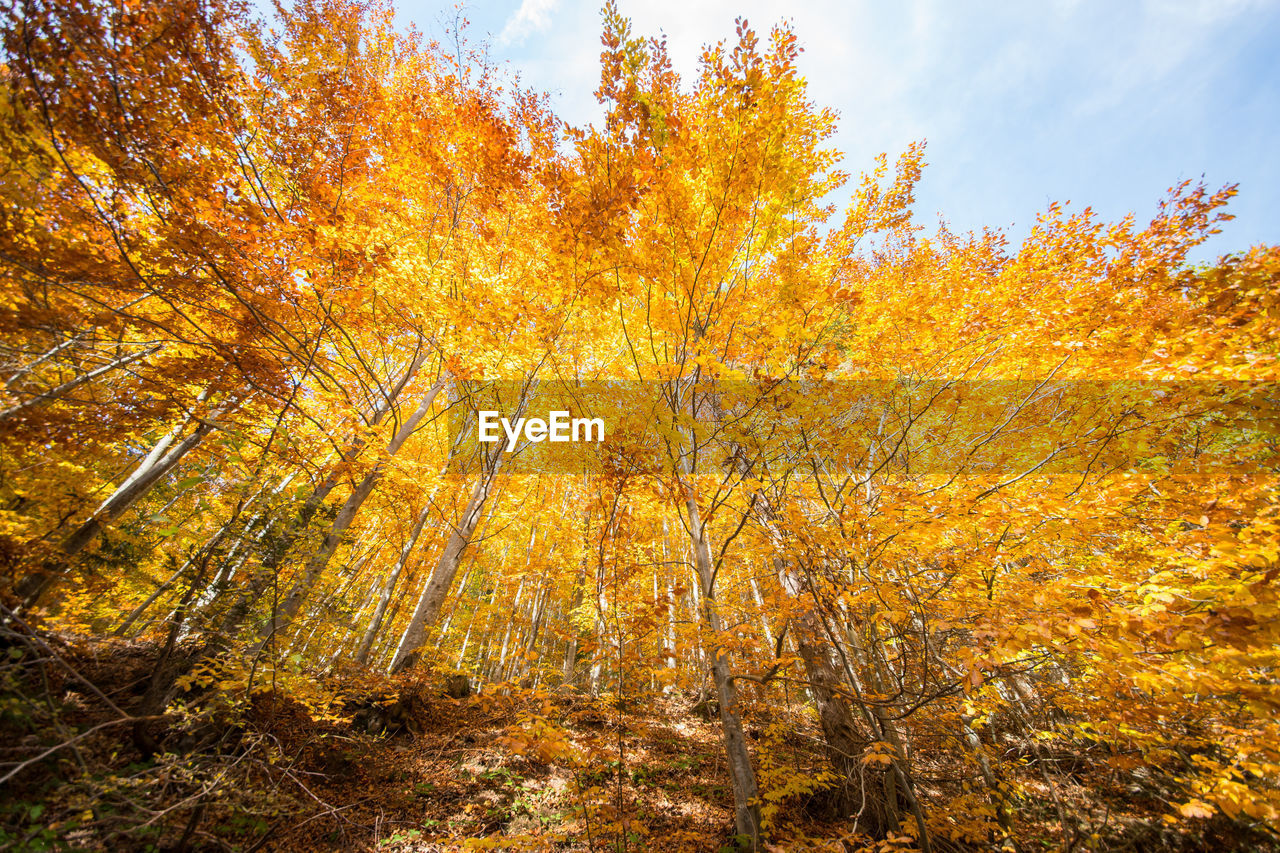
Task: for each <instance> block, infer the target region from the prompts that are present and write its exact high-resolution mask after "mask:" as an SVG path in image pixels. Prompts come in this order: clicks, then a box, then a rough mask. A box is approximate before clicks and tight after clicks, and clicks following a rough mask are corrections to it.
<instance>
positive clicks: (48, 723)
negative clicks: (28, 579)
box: [0, 633, 1280, 853]
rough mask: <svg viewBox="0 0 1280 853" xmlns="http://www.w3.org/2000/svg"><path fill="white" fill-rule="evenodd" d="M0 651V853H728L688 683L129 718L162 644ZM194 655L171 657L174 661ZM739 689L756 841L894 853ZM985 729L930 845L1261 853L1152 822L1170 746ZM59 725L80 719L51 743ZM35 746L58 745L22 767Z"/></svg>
mask: <svg viewBox="0 0 1280 853" xmlns="http://www.w3.org/2000/svg"><path fill="white" fill-rule="evenodd" d="M5 641H6V651H7V652H8V654H7V661H8V663H7V666H6V671H7V675H8V677H9V679H10V680H9V681H8V685H9V687H10V689H11V690H12V689H13V688H14V687H15V686H18V685H20V686H19V687H18V690H17V691H15V693H12V694H10V699H9V700H8V704H7V705H6V707H5V713H4V717H3V724H2V728H0V736H2V737H3V743H4V746H3V747H0V761H4V762H5V763H6V766H8V765H18V764H19V763H20V762H23V763H26V766H25V767H23V768H22V773H21V775H20V776H19V777H16V778H14V779H13V780H12V781H10V780H8V779H6V784H7V785H8V786H9V787H8V789H7V790H8V796H7V798H6V802H5V804H4V809H3V813H2V817H0V842H2V843H3V845H4V849H12V850H32V851H35V850H56V849H64V847H65V848H72V849H103V850H143V849H150V850H162V851H204V850H209V851H213V850H239V851H252V850H290V851H292V850H298V851H301V850H314V851H322V850H335V851H344V850H360V851H364V850H369V851H375V850H376V851H397V852H398V853H415V851H417V852H418V853H428V851H453V850H524V851H535V850H546V851H553V850H554V851H602V850H609V851H623V850H634V851H645V850H652V851H666V850H671V851H717V850H719V851H729V850H740V849H749V847H744V846H743V840H742V839H741V838H735V833H734V823H733V810H732V808H731V802H732V800H731V796H730V793H729V791H728V790H727V782H726V775H725V768H724V755H723V751H722V749H721V746H720V742H719V733H718V726H717V724H716V717H717V709H716V707H715V704H714V702H713V701H708V697H709V696H710V693H709V692H704V691H696V690H694V691H671V690H667V691H659V692H657V693H654V692H649V691H645V690H637V691H636V692H635V694H634V695H629V694H627V693H623V694H622V695H621V696H620V695H619V694H617V693H616V692H608V693H604V694H601V695H599V696H591V695H590V694H588V693H584V692H581V691H578V690H567V689H553V690H546V689H531V688H529V687H527V686H526V687H521V686H520V685H518V684H510V683H497V684H486V685H484V690H483V692H482V693H480V694H474V693H473V692H472V684H471V682H470V679H469V678H467V677H466V676H463V675H461V674H459V673H456V672H455V673H438V672H431V671H419V672H415V673H413V674H411V675H405V676H399V677H394V678H392V677H386V676H378V675H372V674H370V673H368V672H360V671H348V672H336V673H317V674H310V673H300V672H291V673H289V674H288V677H289V679H290V681H291V682H292V680H293V679H296V678H298V677H306V678H308V679H312V678H313V679H314V681H313V682H312V683H313V689H311V690H308V691H307V692H306V693H305V699H304V700H302V701H300V700H299V699H295V698H292V697H291V696H290V693H289V686H288V685H278V686H276V687H272V685H271V682H272V680H273V676H272V674H271V673H267V672H262V673H258V674H257V675H256V677H257V678H258V679H259V683H258V684H257V685H256V686H254V685H252V684H251V685H247V690H246V691H245V692H241V693H236V692H234V691H231V690H227V689H226V688H225V687H219V686H216V685H215V686H212V687H209V686H201V684H200V683H199V682H198V681H194V682H191V686H190V687H189V689H187V690H184V691H181V692H180V693H179V694H178V701H177V702H176V703H175V704H174V706H172V707H171V709H170V710H169V711H167V712H166V713H165V714H163V715H155V716H142V717H139V716H137V710H138V705H139V703H140V702H141V701H142V696H143V694H145V693H146V691H147V689H148V688H149V687H150V685H151V684H152V681H153V676H154V674H155V672H156V669H157V663H158V662H159V659H160V657H161V655H162V649H161V648H160V647H158V646H157V645H156V644H154V643H149V642H137V641H134V642H126V641H119V640H116V641H111V640H106V641H101V640H97V641H95V640H92V639H89V638H84V637H74V636H67V635H57V634H54V635H48V634H46V635H22V634H13V633H8V634H6V636H5ZM198 653H199V650H198V649H196V648H191V647H188V648H178V649H175V650H173V652H172V654H173V655H174V656H175V657H176V658H179V659H182V660H184V661H187V662H190V661H191V660H193V659H196V658H197V657H198ZM15 666H16V667H20V670H19V671H20V672H21V673H22V674H21V676H20V677H19V678H17V679H14V677H13V674H14V672H15ZM174 671H175V672H176V671H178V670H174ZM179 678H181V676H179ZM463 694H466V695H463ZM246 696H248V697H250V698H247V699H246V698H245V697H246ZM763 698H764V697H762V696H760V695H754V696H753V695H751V693H750V691H748V692H747V694H746V695H744V696H743V700H744V710H743V716H744V724H745V726H746V731H747V735H748V737H749V738H750V739H751V740H752V741H753V742H754V743H755V745H756V746H757V747H758V748H759V749H761V750H762V751H767V753H768V755H769V761H770V762H771V764H772V765H773V766H774V767H775V768H780V769H785V770H786V771H787V772H785V773H779V772H776V770H775V772H774V773H773V774H772V775H770V776H768V777H767V779H766V781H765V786H766V787H765V788H764V789H763V790H762V795H763V798H764V800H765V802H767V803H768V806H769V808H768V815H769V826H768V831H767V840H766V841H764V842H763V844H762V846H761V849H763V850H769V851H778V850H817V851H821V850H827V851H840V853H843V851H848V850H862V849H877V850H885V851H889V850H899V851H907V850H915V849H918V847H917V846H916V843H915V840H914V839H912V838H911V837H909V836H907V835H905V834H904V835H901V836H898V837H896V838H893V837H891V838H889V839H887V840H882V841H881V842H880V843H879V844H875V845H874V846H873V847H872V848H867V847H866V845H867V844H868V843H869V842H871V839H870V838H869V837H868V836H867V835H866V834H865V833H861V832H859V826H858V822H857V820H856V817H855V815H856V812H855V813H854V814H853V815H850V814H844V813H842V812H841V807H840V801H839V798H838V797H836V796H834V792H833V791H832V790H831V785H830V784H829V783H826V784H824V783H823V782H822V781H821V779H822V778H823V776H824V772H825V768H826V767H827V766H829V765H828V764H827V759H826V756H825V754H824V751H823V749H822V746H821V743H822V732H821V728H820V726H819V725H818V723H817V721H816V719H815V718H814V715H813V713H812V711H811V709H810V708H811V706H810V703H809V702H807V701H806V700H804V699H803V698H802V697H801V696H799V695H792V696H789V697H788V700H787V701H784V702H772V701H762V699H763ZM15 699H19V700H20V701H21V703H22V704H18V703H17V702H15V701H14V700H15ZM121 714H125V715H129V716H121ZM138 719H141V720H143V722H142V723H141V726H142V727H143V729H145V733H143V732H142V731H141V730H135V727H136V726H138V725H139V724H138V723H136V722H132V721H133V720H138ZM1001 723H1002V724H994V725H990V726H987V727H983V728H982V729H981V730H980V737H981V738H982V739H983V741H984V743H985V744H986V745H987V746H989V747H991V748H992V749H993V751H994V753H995V754H996V755H997V756H998V760H999V761H1000V764H1001V766H1002V767H1006V768H1008V771H1007V772H1008V777H1007V780H1008V782H1009V783H1010V784H1011V785H1014V786H1016V787H1017V789H1018V791H1019V793H1018V794H1017V795H1016V796H1012V797H1011V798H1010V799H1009V801H1008V802H1005V803H1001V804H999V805H997V803H998V800H997V799H996V798H993V797H992V796H991V795H990V794H989V793H986V794H985V795H983V796H979V797H976V798H971V799H970V800H969V802H970V803H972V807H973V808H975V809H978V810H979V811H990V810H992V809H993V808H1003V809H1006V810H1007V814H1008V815H1009V818H1010V819H1009V820H1008V821H1007V822H1005V823H1004V824H1002V829H1001V830H1000V831H999V832H996V833H986V834H985V837H984V833H982V832H976V833H975V832H973V830H967V831H966V830H965V829H963V823H964V818H963V816H957V819H956V820H955V821H954V830H955V831H954V834H953V835H952V837H950V838H946V837H945V836H942V837H935V841H934V845H935V849H938V850H949V851H980V850H1020V851H1037V850H1086V849H1088V850H1133V851H1143V850H1161V851H1193V850H1205V851H1210V850H1223V851H1250V850H1257V851H1262V850H1275V849H1280V845H1277V843H1276V842H1275V840H1274V839H1273V838H1271V837H1270V836H1269V835H1268V834H1267V833H1266V832H1265V831H1263V830H1260V829H1258V828H1257V827H1250V826H1249V825H1248V823H1247V822H1236V821H1232V820H1230V819H1228V818H1226V817H1224V816H1222V815H1214V816H1212V817H1209V818H1208V819H1204V818H1201V819H1197V820H1195V821H1192V822H1189V823H1186V824H1183V825H1180V826H1171V825H1170V824H1169V822H1166V821H1163V820H1161V816H1162V814H1164V813H1165V812H1166V811H1167V806H1168V804H1169V802H1170V799H1169V798H1170V797H1176V796H1177V791H1178V788H1179V783H1178V781H1177V780H1178V778H1179V774H1180V773H1181V772H1183V771H1185V769H1186V767H1184V766H1182V765H1183V764H1184V763H1185V762H1190V761H1194V758H1193V757H1191V756H1184V757H1179V758H1178V759H1176V760H1174V761H1172V762H1171V763H1170V765H1169V766H1167V767H1161V766H1155V765H1146V764H1144V765H1139V766H1131V763H1124V762H1119V761H1117V760H1116V758H1117V756H1116V755H1115V753H1114V752H1113V751H1111V750H1109V749H1107V748H1106V747H1105V745H1104V744H1099V743H1097V742H1091V741H1088V740H1081V739H1080V738H1078V737H1073V736H1071V734H1069V733H1067V732H1066V731H1065V730H1064V733H1063V734H1062V735H1061V736H1059V737H1055V738H1051V739H1040V738H1028V737H1026V736H1025V732H1023V731H1020V728H1019V725H1018V723H1017V721H1016V720H1014V719H1005V720H1003V721H1001ZM71 731H78V732H80V733H81V735H80V736H78V737H77V738H75V739H74V741H73V742H69V741H68V740H67V739H66V737H65V733H67V732H71ZM51 747H62V748H60V749H58V750H57V751H55V752H51V753H50V754H49V755H48V756H46V757H44V758H42V759H40V760H38V761H33V759H32V756H33V754H36V753H39V752H43V751H45V750H47V749H49V748H51ZM157 749H158V750H162V751H160V752H153V750H157ZM968 764H969V761H968V759H967V757H966V756H965V754H963V753H962V752H957V751H955V750H948V749H946V748H945V747H944V748H940V749H936V750H932V751H931V753H930V755H928V756H927V757H924V758H922V759H921V760H920V762H919V764H918V766H917V777H916V781H917V785H918V788H917V790H918V791H919V794H920V796H921V797H922V798H923V799H924V800H925V802H926V803H929V804H933V803H946V802H952V801H954V800H955V799H956V798H957V797H962V796H963V795H964V794H965V793H967V792H968V791H969V789H968V786H967V782H968V780H969V776H968ZM870 769H871V770H874V769H875V768H874V766H872V767H871V768H870ZM869 775H870V774H869ZM865 781H872V780H865ZM1010 790H1012V788H1011V789H1010ZM1064 816H1065V817H1066V818H1067V821H1066V823H1065V824H1064V823H1063V820H1062V819H1063V817H1064ZM935 829H936V827H935Z"/></svg>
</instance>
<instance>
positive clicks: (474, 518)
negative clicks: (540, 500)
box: [390, 446, 502, 673]
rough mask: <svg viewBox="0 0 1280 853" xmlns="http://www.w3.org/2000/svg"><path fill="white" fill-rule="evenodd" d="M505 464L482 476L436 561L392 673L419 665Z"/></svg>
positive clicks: (497, 460) (497, 462)
mask: <svg viewBox="0 0 1280 853" xmlns="http://www.w3.org/2000/svg"><path fill="white" fill-rule="evenodd" d="M501 452H502V451H501V446H499V450H498V453H499V454H500V453H501ZM501 463H502V456H501V455H497V456H495V457H494V462H493V464H492V467H490V469H489V470H488V472H484V471H482V472H481V475H480V479H479V480H478V481H477V482H476V484H475V487H474V488H473V489H472V490H471V497H470V498H469V499H468V500H467V505H466V507H465V508H464V509H463V510H462V516H461V517H460V518H459V519H458V524H457V526H456V527H455V528H454V529H453V532H452V533H450V534H449V540H448V542H446V543H445V546H444V550H443V551H441V552H440V558H439V559H438V560H437V561H436V567H435V570H434V571H433V572H432V573H431V578H430V579H429V580H428V581H427V585H426V586H425V587H424V588H423V590H422V596H421V597H420V598H419V599H418V606H417V607H415V608H414V611H413V615H412V616H410V617H409V624H408V625H406V626H405V630H404V635H403V636H402V637H401V639H400V645H399V647H398V648H397V649H396V653H395V656H394V657H393V658H392V660H391V667H390V671H391V672H393V673H394V672H399V671H401V670H404V669H408V668H409V667H411V666H413V664H414V663H416V662H417V660H418V657H419V654H418V651H419V649H421V648H422V645H423V643H425V642H426V640H427V630H428V629H429V628H430V627H431V626H432V625H434V624H435V623H436V620H437V619H438V618H439V617H440V608H441V607H443V606H444V599H445V596H446V595H448V593H449V587H450V586H451V585H452V584H453V578H454V576H455V575H457V573H458V566H459V565H460V564H461V562H462V555H463V553H464V552H465V551H466V548H467V545H469V544H470V543H471V537H472V535H473V534H474V533H475V530H476V526H477V525H478V524H479V523H480V515H481V511H482V510H483V509H484V504H485V501H486V500H487V499H488V497H489V491H490V489H491V488H492V486H493V481H494V478H495V477H496V476H497V472H498V468H499V467H500V465H501Z"/></svg>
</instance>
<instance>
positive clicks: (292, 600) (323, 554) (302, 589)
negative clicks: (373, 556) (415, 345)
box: [255, 379, 445, 652]
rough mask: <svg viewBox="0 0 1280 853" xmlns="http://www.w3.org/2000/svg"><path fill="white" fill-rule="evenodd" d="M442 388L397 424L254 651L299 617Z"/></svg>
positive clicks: (435, 387) (440, 383) (440, 384)
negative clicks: (382, 453) (391, 461)
mask: <svg viewBox="0 0 1280 853" xmlns="http://www.w3.org/2000/svg"><path fill="white" fill-rule="evenodd" d="M444 386H445V380H443V379H441V380H440V381H438V382H436V384H435V385H433V386H432V387H431V390H430V391H428V392H427V395H426V397H424V398H423V400H422V403H421V404H420V405H419V406H418V408H417V410H416V411H415V412H414V413H413V414H412V415H410V416H409V418H408V419H407V420H406V421H405V422H404V423H403V424H401V425H400V429H399V430H397V431H396V434H395V436H394V437H393V438H392V439H391V441H390V442H389V443H388V444H387V451H386V458H384V459H380V460H379V461H378V462H377V464H375V465H374V466H373V470H372V471H370V472H369V473H368V474H366V475H365V476H364V479H363V480H361V481H360V484H359V485H358V486H356V488H355V489H354V490H353V491H352V492H351V494H350V495H349V496H348V497H347V499H346V501H345V502H343V504H342V508H341V509H339V510H338V514H337V515H336V516H335V517H334V519H333V523H332V524H330V526H329V532H328V533H327V534H326V535H325V537H324V540H323V541H322V542H321V543H320V547H319V548H318V549H316V552H315V553H314V554H312V555H311V559H309V560H308V561H307V565H306V568H305V569H304V570H303V573H302V579H301V580H300V581H299V582H298V583H297V584H296V585H295V586H294V588H293V589H292V590H290V591H289V594H288V595H287V596H286V597H285V600H284V603H283V604H281V605H280V607H279V608H277V609H276V612H275V613H274V614H273V616H272V618H271V620H270V621H269V622H268V623H267V625H266V626H264V628H263V631H262V635H261V641H260V642H259V644H258V646H257V647H256V648H255V652H257V651H260V650H261V649H262V648H264V647H265V646H266V643H267V642H268V641H269V640H270V639H271V637H272V636H274V635H275V634H277V633H279V632H280V631H281V630H283V629H284V628H285V627H286V626H287V625H288V624H289V623H290V622H292V621H293V619H294V617H295V616H297V615H298V611H299V610H300V609H301V608H302V603H303V601H304V600H305V599H306V597H307V595H308V594H309V593H310V592H311V588H312V587H313V586H315V582H316V580H317V579H318V578H319V577H320V575H321V573H322V572H323V571H324V570H325V568H326V567H327V566H328V565H329V561H330V560H331V559H332V558H333V555H334V552H336V551H337V550H338V546H339V545H340V544H342V537H343V534H345V533H346V532H347V528H349V527H350V526H351V522H353V521H354V520H355V517H356V514H357V513H358V512H359V511H360V508H361V507H362V506H363V505H364V502H365V501H366V500H368V498H369V495H371V494H373V490H374V488H375V487H376V486H377V485H378V483H379V481H381V479H382V475H383V473H384V472H385V471H386V463H387V460H388V459H391V458H393V457H395V455H396V454H397V453H399V452H400V448H401V447H403V446H404V443H405V441H407V440H408V438H409V436H411V435H412V434H413V432H414V430H416V429H417V428H418V424H419V423H421V422H422V419H423V418H424V417H426V415H427V412H429V411H431V407H432V406H433V405H434V404H435V400H436V396H437V395H438V394H439V393H440V389H441V388H443V387H444Z"/></svg>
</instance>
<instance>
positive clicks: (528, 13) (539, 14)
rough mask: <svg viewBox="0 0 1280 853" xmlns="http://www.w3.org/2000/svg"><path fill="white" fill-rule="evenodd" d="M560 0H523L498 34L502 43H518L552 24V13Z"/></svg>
mask: <svg viewBox="0 0 1280 853" xmlns="http://www.w3.org/2000/svg"><path fill="white" fill-rule="evenodd" d="M558 5H560V0H522V2H521V3H520V8H519V9H517V10H516V13H515V14H514V15H512V16H511V17H510V18H508V19H507V23H506V25H505V26H503V28H502V32H501V33H499V34H498V41H499V42H500V43H501V44H518V43H520V42H522V41H524V40H525V39H526V38H528V37H529V36H530V35H532V34H533V33H539V32H542V31H544V30H546V29H547V27H549V26H550V25H551V13H552V12H554V11H555V10H556V7H557V6H558Z"/></svg>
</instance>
